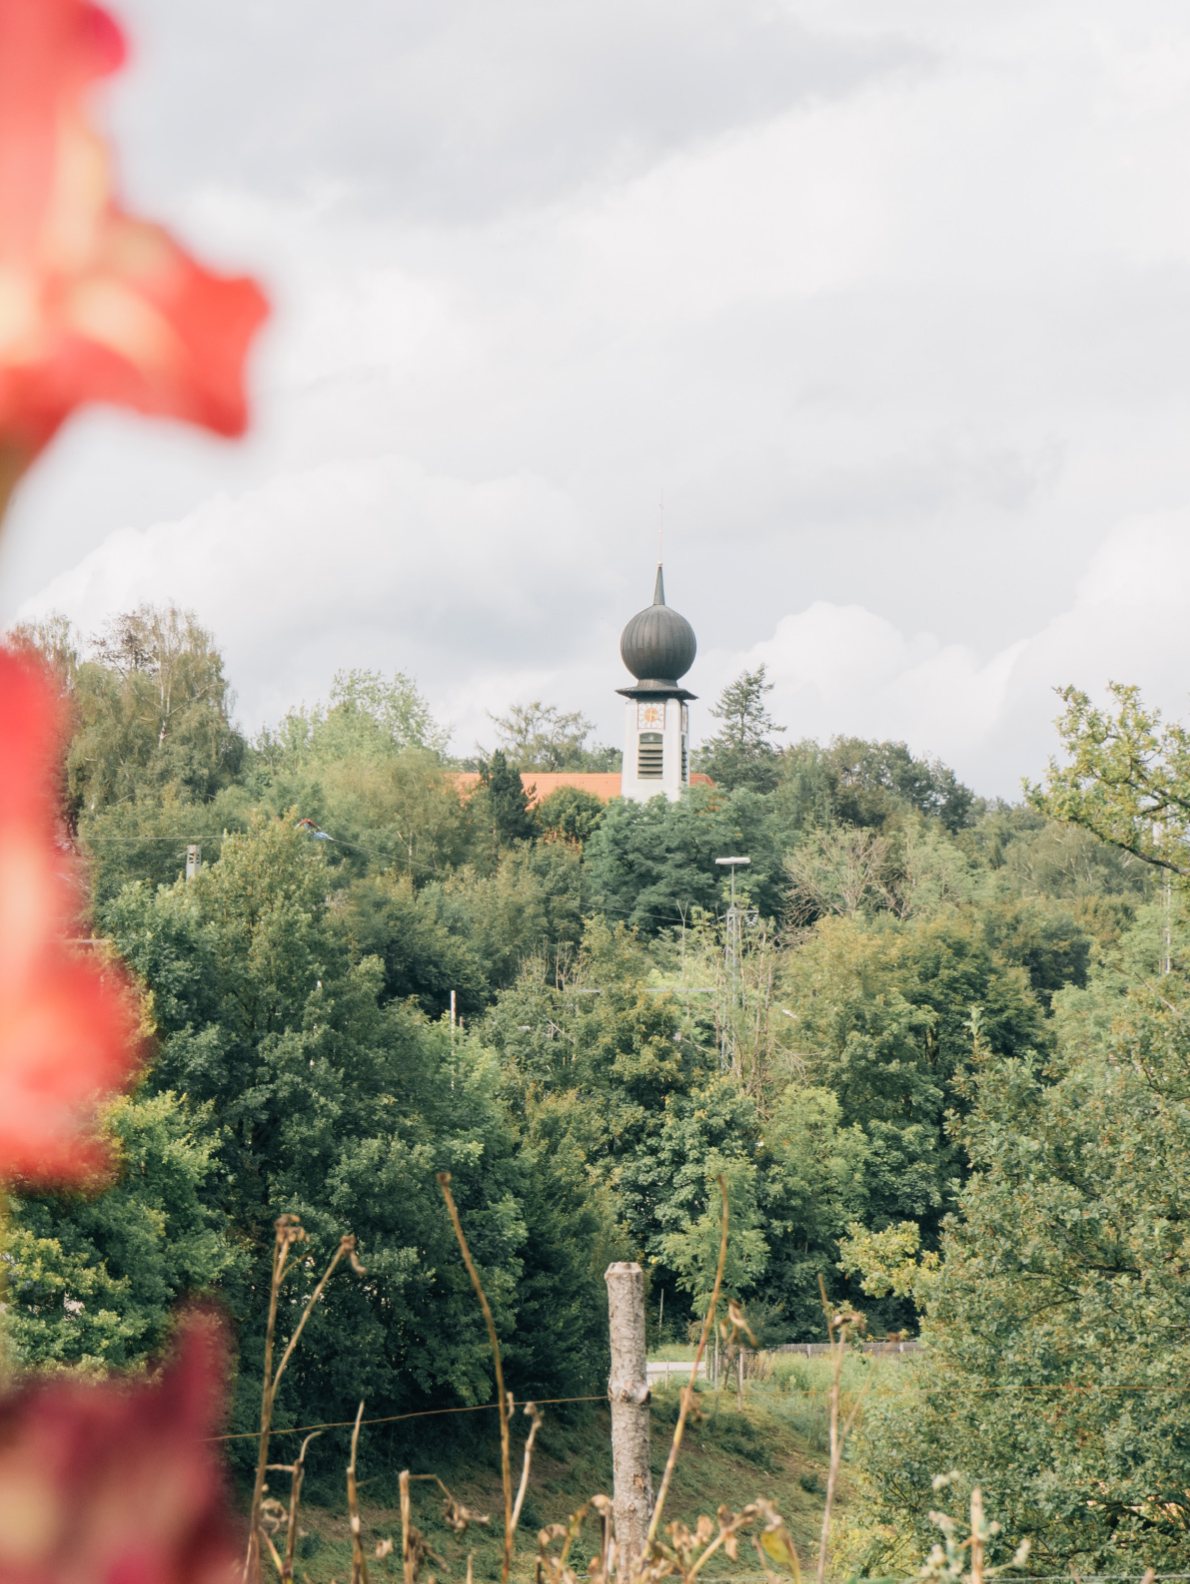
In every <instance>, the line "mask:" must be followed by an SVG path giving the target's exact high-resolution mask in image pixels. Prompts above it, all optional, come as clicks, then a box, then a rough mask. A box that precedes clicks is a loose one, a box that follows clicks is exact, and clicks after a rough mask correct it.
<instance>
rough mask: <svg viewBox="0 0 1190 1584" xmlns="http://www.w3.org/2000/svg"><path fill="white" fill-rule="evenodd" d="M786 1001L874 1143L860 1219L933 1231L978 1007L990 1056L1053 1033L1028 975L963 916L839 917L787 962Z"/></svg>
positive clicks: (829, 1081)
mask: <svg viewBox="0 0 1190 1584" xmlns="http://www.w3.org/2000/svg"><path fill="white" fill-rule="evenodd" d="M781 996H782V999H783V1002H784V1005H786V1006H787V1007H790V1008H792V1009H793V1013H794V1025H795V1034H796V1038H797V1040H798V1044H799V1047H800V1049H801V1051H802V1052H803V1059H804V1062H805V1065H806V1069H807V1070H808V1072H809V1074H810V1076H811V1077H812V1079H813V1081H814V1082H815V1083H817V1084H819V1085H821V1086H822V1087H824V1088H827V1089H829V1090H830V1091H831V1093H832V1094H834V1095H835V1096H836V1097H837V1099H838V1101H839V1104H840V1106H841V1108H842V1117H843V1120H844V1121H845V1122H846V1123H849V1124H850V1123H856V1124H858V1125H859V1126H860V1127H861V1128H862V1129H863V1131H864V1135H865V1138H866V1139H867V1145H868V1155H867V1162H866V1167H865V1181H866V1205H865V1210H864V1214H863V1219H864V1221H865V1222H866V1223H867V1224H868V1225H870V1226H874V1227H879V1226H882V1225H886V1224H888V1223H889V1222H892V1221H901V1220H906V1219H909V1220H913V1221H915V1222H920V1223H921V1224H922V1225H923V1226H924V1227H926V1228H928V1229H929V1232H930V1236H931V1237H932V1236H935V1235H936V1232H937V1227H938V1224H939V1220H940V1217H941V1214H942V1212H943V1210H944V1209H945V1207H946V1206H947V1205H948V1204H949V1203H950V1199H951V1183H952V1180H953V1179H955V1178H956V1177H958V1176H960V1175H961V1173H962V1169H963V1167H962V1155H961V1151H960V1150H959V1149H958V1148H957V1146H956V1145H955V1144H954V1142H953V1141H952V1140H951V1139H949V1138H948V1135H947V1127H946V1119H947V1116H948V1114H949V1113H950V1112H951V1111H952V1110H953V1109H955V1108H956V1107H960V1106H961V1105H962V1104H963V1103H964V1094H965V1083H966V1077H967V1074H968V1072H969V1071H970V1069H971V1066H972V1063H973V1060H974V1059H975V1058H976V1055H977V1050H976V1044H975V1040H974V1035H973V1029H974V1027H975V1026H976V1025H973V1022H972V1018H973V1015H974V1016H977V1018H978V1023H977V1027H978V1034H979V1040H980V1041H981V1042H982V1043H984V1044H986V1046H987V1048H988V1049H989V1050H991V1051H992V1052H993V1053H1000V1054H1015V1053H1020V1052H1023V1051H1026V1050H1028V1049H1030V1048H1034V1047H1043V1046H1044V1044H1045V1042H1046V1039H1047V1035H1046V1031H1045V1027H1044V1022H1043V1018H1042V1014H1041V1009H1040V1007H1039V1004H1038V1002H1037V999H1036V997H1035V996H1034V994H1033V992H1032V988H1031V986H1030V984H1029V981H1028V978H1027V976H1026V974H1025V972H1024V970H1023V969H1022V968H1020V967H1019V966H1017V965H1015V964H1011V963H1009V962H1006V961H1005V960H1004V959H1003V958H1002V957H1001V956H1000V955H999V954H998V953H997V952H996V951H995V950H994V949H993V948H992V947H991V946H990V945H989V944H988V941H987V939H986V935H985V932H984V930H983V929H982V928H981V926H980V924H979V922H978V921H977V920H976V919H974V918H971V917H969V916H967V915H964V914H962V913H958V912H955V911H944V912H942V913H940V914H939V915H938V916H937V917H936V918H932V919H925V920H923V921H921V922H915V921H912V920H910V921H907V922H905V923H898V922H896V921H894V920H892V919H889V918H877V919H874V920H872V921H867V920H864V919H862V918H859V917H852V918H829V919H823V920H822V921H821V923H820V924H819V925H818V927H817V928H816V929H815V931H814V933H813V934H812V936H811V937H810V938H809V939H808V940H807V941H806V942H805V944H804V945H803V946H802V947H801V948H800V949H799V950H798V951H796V952H795V953H793V954H792V956H791V957H790V960H789V963H788V965H787V969H786V974H785V978H784V982H783V984H782V986H781Z"/></svg>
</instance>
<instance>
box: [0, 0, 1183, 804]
mask: <svg viewBox="0 0 1190 1584" xmlns="http://www.w3.org/2000/svg"><path fill="white" fill-rule="evenodd" d="M119 9H120V11H121V14H122V15H123V16H124V18H125V19H126V21H127V23H128V25H129V28H130V30H131V32H132V34H133V38H134V42H135V45H136V57H135V60H134V64H133V66H132V69H131V70H130V71H129V72H128V73H126V74H125V75H124V76H123V78H121V79H119V80H117V81H116V82H115V83H114V84H113V85H112V88H111V89H110V91H109V93H108V95H107V98H106V100H105V107H106V110H107V112H108V114H109V118H110V120H111V123H112V125H113V128H114V131H115V134H116V136H117V139H118V142H119V145H120V149H121V156H120V157H121V165H122V170H123V175H124V186H125V190H126V195H127V198H128V201H129V203H130V204H131V206H132V207H134V208H137V209H139V210H141V211H142V212H145V213H148V214H151V215H153V216H156V217H162V218H164V219H166V220H168V221H169V222H170V223H171V224H172V225H173V226H175V228H177V229H178V230H179V231H180V232H181V233H182V234H183V235H184V236H185V237H186V238H187V240H188V241H190V242H191V243H192V245H193V246H194V248H195V249H196V251H198V252H199V253H201V254H202V255H203V256H205V257H207V258H210V259H214V260H217V261H219V262H221V263H223V264H225V265H227V266H229V267H237V268H238V267H246V268H250V269H252V270H254V271H256V272H257V273H259V274H260V275H261V276H262V277H263V278H264V279H265V280H266V281H267V282H268V283H269V287H270V290H271V292H272V294H273V297H274V300H275V303H276V313H275V317H274V320H273V322H272V325H271V327H270V330H269V332H268V335H267V338H266V340H265V342H264V344H263V345H262V348H261V351H260V355H259V356H258V357H257V359H256V361H255V364H254V368H253V383H254V387H255V391H256V412H257V422H256V425H255V429H254V432H253V435H252V437H251V439H250V440H249V441H247V442H246V443H244V444H242V445H240V446H227V445H225V444H223V443H221V442H216V441H214V440H210V439H208V438H206V437H204V436H200V435H197V434H192V433H189V432H187V431H184V430H182V429H175V428H171V427H169V426H167V425H163V424H156V425H148V424H145V423H143V422H138V421H136V420H133V419H131V418H125V417H122V416H120V415H115V414H104V413H98V414H94V415H92V416H89V417H86V418H84V419H81V420H76V421H75V423H74V424H73V425H72V426H71V427H70V429H69V430H68V431H67V432H66V433H65V434H64V436H63V437H62V439H61V440H60V441H59V442H58V443H57V444H56V446H55V447H54V449H53V450H52V452H51V453H50V454H49V455H48V457H47V459H46V462H45V463H44V464H43V465H42V467H41V469H40V471H39V472H38V474H37V475H36V477H35V478H34V479H33V480H32V482H31V483H30V484H29V485H28V486H27V488H26V490H25V492H24V495H23V497H22V498H21V500H20V502H19V505H18V507H17V509H16V511H15V512H14V515H13V518H12V521H11V524H10V529H9V532H8V534H7V539H6V544H5V547H4V550H3V554H2V557H0V620H4V621H7V620H11V619H13V618H14V617H20V618H27V617H30V616H33V615H36V614H41V613H45V612H47V611H50V610H61V611H64V612H65V613H66V614H68V615H69V616H71V617H72V618H73V619H75V620H76V621H77V622H78V623H79V624H80V625H81V627H82V628H83V629H84V630H85V631H92V630H94V629H95V628H97V627H98V626H99V625H101V624H102V622H103V621H104V620H105V618H106V617H108V616H109V615H111V614H112V613H114V612H116V611H118V610H121V609H127V608H129V607H131V606H133V605H135V604H138V603H140V602H141V601H144V600H152V601H166V600H174V601H175V602H177V603H179V604H181V605H184V606H187V607H189V608H192V609H193V610H194V611H196V612H197V614H198V616H199V617H200V619H201V620H202V621H203V622H204V623H205V624H207V625H208V626H210V627H211V628H212V629H213V630H214V632H215V634H216V636H217V638H218V639H219V641H220V643H221V644H222V646H223V648H224V650H225V653H226V655H227V659H228V668H229V671H230V675H231V678H232V681H233V684H234V686H235V688H236V691H237V693H238V697H239V713H240V716H241V719H242V721H243V723H244V724H245V725H246V726H248V727H250V728H251V727H254V726H256V725H258V724H260V723H261V722H262V721H264V720H268V719H272V718H275V717H276V716H278V715H279V714H280V713H281V712H282V711H283V710H284V709H285V708H287V707H288V706H289V705H291V704H294V703H297V702H301V701H303V700H305V701H307V702H309V701H313V700H314V699H316V698H318V697H320V696H323V695H325V693H326V691H327V689H328V687H329V684H330V679H331V677H332V675H333V673H334V671H335V670H336V669H337V668H339V667H344V666H352V665H362V666H370V667H375V668H379V669H382V670H385V671H391V670H396V669H400V670H403V671H406V672H408V673H411V674H412V675H413V676H414V677H415V678H416V679H417V681H418V683H419V684H420V686H421V688H422V690H423V692H424V693H425V694H426V695H427V696H428V698H429V700H430V702H431V704H432V706H433V707H434V709H435V711H436V713H437V714H438V715H439V717H440V718H441V719H443V720H444V721H445V722H446V723H447V724H448V725H449V726H450V727H451V729H452V731H453V734H454V743H455V747H456V748H457V750H458V751H460V752H469V751H470V750H471V749H472V747H473V745H474V743H475V741H476V739H477V738H479V739H480V740H487V741H489V742H490V741H491V729H490V724H489V723H488V722H487V720H486V715H485V711H487V710H488V709H494V710H497V711H498V710H501V709H503V708H504V707H506V706H507V705H508V704H510V703H514V702H518V701H524V700H527V699H529V698H534V697H540V698H542V699H545V700H546V701H548V702H551V703H555V704H557V705H559V706H561V707H563V708H567V709H570V708H580V709H583V710H584V711H586V712H587V713H588V714H589V715H591V716H592V717H593V718H594V720H595V721H596V723H597V726H598V731H599V735H600V737H601V738H604V739H608V740H614V741H617V742H618V741H619V738H620V730H621V715H620V711H621V709H622V703H621V701H620V700H619V699H617V697H616V695H615V692H614V689H615V688H616V687H618V686H621V685H622V684H623V683H624V682H625V680H626V677H625V674H624V672H623V669H622V666H621V663H620V660H619V654H618V636H619V631H620V628H621V627H622V626H623V624H624V622H625V621H626V619H627V618H628V617H629V616H630V615H631V614H632V613H633V611H635V610H636V609H637V608H639V607H640V606H641V605H643V604H646V603H647V602H648V599H649V598H650V596H651V589H652V576H653V564H654V562H655V559H656V553H657V534H658V520H659V516H660V510H659V502H660V501H661V500H662V498H664V518H665V562H666V583H667V591H668V595H669V598H670V602H671V603H672V604H673V605H675V606H676V607H677V608H678V609H679V610H681V611H682V612H683V614H684V615H686V616H687V617H689V619H690V620H691V622H692V623H693V625H694V628H695V630H696V632H697V634H698V637H699V644H700V653H699V657H698V660H697V661H696V663H695V666H694V669H693V671H692V672H691V673H690V675H689V677H688V678H687V682H688V685H689V686H690V687H692V688H693V690H694V691H695V692H696V693H698V694H699V695H700V703H699V704H698V705H696V706H695V710H696V711H699V712H701V713H700V714H696V716H695V731H696V735H697V734H698V733H699V731H700V730H701V732H702V733H704V734H705V733H708V732H709V731H710V730H711V729H712V726H713V723H712V722H711V721H710V720H709V717H708V714H707V710H708V708H709V705H710V704H711V703H712V702H713V700H714V698H715V696H716V695H717V693H718V692H719V690H720V689H721V688H722V687H723V685H724V684H725V683H726V682H727V681H729V680H731V678H732V677H733V676H735V675H737V674H738V673H739V672H740V671H741V670H742V669H743V668H744V667H753V666H755V665H757V664H759V663H760V662H761V661H763V662H765V664H766V665H767V666H768V668H769V674H770V676H771V678H772V679H773V681H774V682H775V683H776V690H775V692H774V694H773V696H772V701H771V706H772V710H773V713H774V715H775V716H776V717H777V718H778V719H779V720H780V721H782V722H783V723H784V724H785V725H786V726H787V728H788V732H789V736H790V738H793V739H795V738H798V737H802V736H817V737H820V738H829V737H830V736H831V735H833V734H835V733H844V732H846V733H851V732H855V733H860V734H862V735H865V736H874V737H875V736H878V737H891V738H898V739H904V740H905V741H907V742H908V743H909V744H910V746H911V747H912V748H913V749H914V750H915V751H918V752H924V753H929V754H936V755H938V756H940V757H941V758H943V759H945V760H947V761H948V762H949V763H951V764H953V765H954V767H955V768H956V769H957V770H958V772H959V773H960V774H961V775H962V776H963V777H964V778H965V779H966V780H968V781H969V782H971V783H972V784H973V785H975V786H976V787H977V789H978V790H980V791H981V792H985V793H999V794H1004V795H1008V796H1013V795H1015V794H1016V792H1017V790H1018V788H1019V785H1020V778H1021V776H1022V775H1024V774H1036V773H1037V772H1038V771H1039V769H1040V768H1041V767H1042V765H1043V764H1044V761H1045V759H1046V757H1047V756H1048V754H1049V753H1050V752H1051V751H1053V748H1054V734H1053V729H1052V725H1051V722H1052V720H1053V717H1054V715H1055V714H1056V711H1057V703H1056V700H1055V698H1054V695H1053V692H1052V689H1053V687H1054V686H1055V685H1056V684H1059V683H1062V682H1067V681H1072V682H1075V683H1078V684H1079V685H1081V686H1084V687H1086V688H1088V689H1089V690H1092V691H1096V690H1098V689H1099V688H1101V687H1102V685H1103V684H1104V683H1105V682H1106V681H1107V680H1108V679H1109V678H1115V679H1119V680H1126V681H1136V682H1139V683H1141V684H1142V685H1143V686H1144V688H1145V689H1146V691H1147V693H1148V695H1149V696H1150V697H1151V698H1153V699H1154V700H1156V701H1158V702H1160V703H1161V704H1162V705H1163V706H1164V707H1165V708H1167V709H1168V710H1169V711H1170V712H1171V713H1173V714H1175V715H1181V716H1186V715H1187V714H1190V698H1188V692H1190V621H1188V620H1187V617H1188V612H1190V532H1188V531H1187V530H1188V528H1190V511H1188V502H1190V202H1188V200H1187V178H1186V149H1187V148H1188V147H1190V11H1188V10H1187V8H1186V6H1185V3H1184V0H1129V4H1128V5H1126V6H1125V5H1123V4H1121V3H1120V0H1110V3H1107V0H800V3H796V4H793V3H788V4H787V3H784V0H341V3H340V4H338V5H335V6H331V5H328V4H326V0H203V4H201V5H199V4H177V3H172V0H171V3H170V4H168V5H165V4H162V0H124V3H123V4H122V5H121V6H120V8H119Z"/></svg>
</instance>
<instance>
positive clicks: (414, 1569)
mask: <svg viewBox="0 0 1190 1584" xmlns="http://www.w3.org/2000/svg"><path fill="white" fill-rule="evenodd" d="M416 1480H430V1481H432V1482H433V1483H434V1484H435V1485H437V1487H438V1489H439V1490H440V1491H441V1492H442V1495H443V1498H444V1501H443V1515H444V1517H445V1518H446V1523H447V1527H448V1528H450V1529H453V1530H454V1532H455V1534H464V1533H465V1532H466V1531H467V1529H469V1528H470V1526H471V1525H472V1524H488V1523H491V1521H492V1520H491V1518H489V1516H488V1515H487V1513H478V1512H473V1511H472V1509H471V1508H470V1507H467V1506H464V1504H463V1503H462V1502H461V1501H459V1499H458V1497H457V1496H455V1495H454V1493H453V1492H452V1491H451V1490H450V1489H449V1488H448V1487H447V1486H446V1485H445V1484H444V1483H443V1482H442V1480H440V1479H439V1478H438V1476H437V1474H411V1473H410V1472H409V1470H408V1469H402V1470H401V1472H400V1474H399V1475H398V1476H397V1489H398V1492H399V1495H400V1503H401V1571H402V1574H403V1577H404V1584H417V1578H418V1575H419V1573H420V1571H421V1565H422V1562H423V1561H427V1560H428V1561H430V1562H437V1563H438V1564H439V1565H442V1558H441V1557H439V1556H437V1555H436V1554H435V1553H434V1552H433V1551H431V1550H430V1547H429V1545H428V1544H427V1543H426V1537H425V1536H424V1535H423V1534H422V1532H421V1530H420V1529H417V1528H415V1527H414V1524H413V1504H412V1501H411V1499H410V1490H409V1487H410V1485H412V1484H413V1483H414V1481H416ZM392 1548H393V1547H392V1541H391V1540H382V1541H381V1542H380V1544H379V1545H378V1546H377V1548H376V1555H377V1556H378V1557H379V1556H388V1555H389V1554H390V1552H391V1551H392ZM472 1561H473V1557H472V1553H471V1552H470V1551H469V1552H468V1553H467V1577H468V1578H470V1577H471V1572H472Z"/></svg>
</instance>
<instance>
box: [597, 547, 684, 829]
mask: <svg viewBox="0 0 1190 1584" xmlns="http://www.w3.org/2000/svg"><path fill="white" fill-rule="evenodd" d="M697 652H698V643H697V640H696V639H695V637H694V628H693V627H691V625H690V623H689V622H688V621H687V620H686V618H685V617H684V616H679V615H678V613H677V611H676V610H672V609H671V608H670V607H669V606H668V605H667V604H666V603H665V575H664V573H663V571H662V569H661V567H660V566H659V567H658V568H657V582H656V585H655V587H654V589H653V603H652V604H651V605H647V606H646V607H645V609H644V610H643V611H638V612H637V613H636V615H635V616H634V617H633V618H632V620H631V621H630V622H629V623H628V625H627V627H625V629H624V632H623V635H622V636H621V638H620V655H621V657H622V658H623V661H624V664H625V665H626V666H627V667H628V669H629V671H631V672H632V675H633V676H634V677H635V678H636V680H635V682H634V683H633V685H632V686H631V687H626V688H618V689H617V691H618V692H619V693H621V694H622V695H623V697H624V698H626V699H627V700H628V706H627V711H626V714H625V724H624V762H623V767H622V770H621V775H620V796H621V797H625V798H630V799H631V800H632V801H633V802H634V803H646V802H648V800H649V799H650V798H655V797H658V796H660V795H662V794H664V796H665V797H667V798H668V799H669V800H670V802H671V803H672V802H674V801H676V800H677V799H678V798H680V797H681V795H682V789H683V788H684V787H688V786H689V785H690V700H691V699H693V698H694V696H695V695H694V694H693V693H690V692H687V690H686V689H685V688H684V687H682V685H681V679H682V678H683V677H684V676H685V674H686V672H687V671H689V669H690V667H691V666H692V665H693V664H694V656H695V655H696V654H697Z"/></svg>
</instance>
